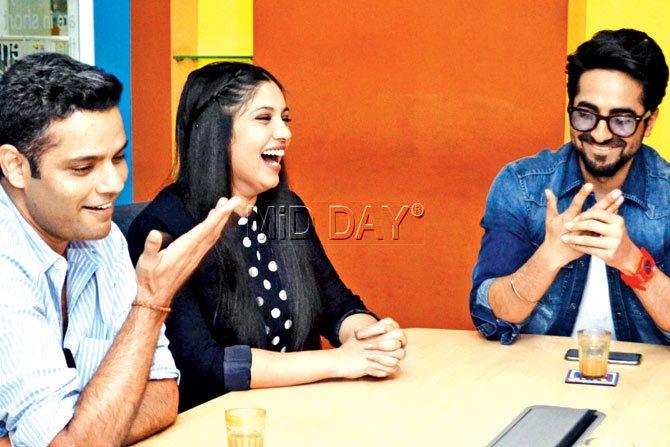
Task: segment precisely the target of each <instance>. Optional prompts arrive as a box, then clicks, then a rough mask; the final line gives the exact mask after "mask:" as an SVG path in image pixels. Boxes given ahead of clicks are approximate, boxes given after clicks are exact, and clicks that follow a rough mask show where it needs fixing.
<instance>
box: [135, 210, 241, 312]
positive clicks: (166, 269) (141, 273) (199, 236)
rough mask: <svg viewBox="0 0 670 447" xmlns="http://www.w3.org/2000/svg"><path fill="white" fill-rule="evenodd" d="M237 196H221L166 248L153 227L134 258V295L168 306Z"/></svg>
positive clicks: (217, 232)
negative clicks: (203, 217) (190, 227)
mask: <svg viewBox="0 0 670 447" xmlns="http://www.w3.org/2000/svg"><path fill="white" fill-rule="evenodd" d="M239 202H240V199H239V197H233V198H232V199H230V200H227V199H225V198H222V199H220V200H219V201H218V203H217V204H216V207H215V208H214V209H213V210H211V211H210V212H209V214H208V215H207V218H206V219H205V220H204V221H202V222H201V223H200V224H198V225H196V226H195V227H193V229H191V231H189V232H188V233H186V234H184V235H182V236H181V237H179V238H178V239H176V240H175V241H174V242H172V243H171V244H170V245H169V246H168V247H167V248H165V249H163V250H160V248H161V244H162V242H163V238H162V235H161V233H160V232H159V231H156V230H153V231H151V232H150V233H149V235H148V236H147V239H146V242H145V243H144V251H143V252H142V255H141V256H140V258H139V259H138V261H137V267H136V269H135V271H136V273H137V298H138V299H142V300H147V301H150V302H151V303H152V304H155V305H158V306H165V307H169V306H170V303H171V301H172V297H173V296H174V294H175V293H176V292H177V290H178V289H179V288H180V287H181V285H182V284H183V283H184V281H186V279H187V278H188V277H189V276H190V275H191V273H193V271H194V270H195V269H196V268H197V266H198V265H199V264H200V261H201V260H202V258H203V257H204V256H205V255H206V254H207V252H208V251H209V250H210V249H211V248H212V247H213V246H214V244H215V243H216V241H217V240H219V237H220V236H221V231H222V230H223V226H224V225H225V224H226V221H227V220H228V217H229V216H230V213H231V212H232V211H233V209H235V207H236V206H237V205H238V204H239Z"/></svg>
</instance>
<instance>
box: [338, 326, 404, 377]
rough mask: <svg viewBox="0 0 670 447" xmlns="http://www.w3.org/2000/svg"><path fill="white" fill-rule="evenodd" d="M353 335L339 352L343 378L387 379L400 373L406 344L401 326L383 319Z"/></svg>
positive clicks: (357, 330)
mask: <svg viewBox="0 0 670 447" xmlns="http://www.w3.org/2000/svg"><path fill="white" fill-rule="evenodd" d="M354 334H355V337H349V338H348V339H347V340H345V341H344V343H343V344H342V346H341V347H340V348H338V349H337V350H336V351H339V352H338V354H340V358H339V359H338V361H339V362H341V364H340V365H339V366H340V367H341V368H342V371H343V373H342V377H346V378H349V379H355V378H358V377H362V376H364V375H369V376H373V377H387V376H389V375H391V374H393V373H394V372H396V371H397V370H398V367H399V362H400V360H402V359H403V358H405V346H406V345H407V337H406V336H405V332H404V331H403V330H402V329H401V328H400V325H399V324H398V323H396V322H395V321H394V320H393V319H391V318H384V319H383V320H380V321H375V322H374V323H372V324H368V325H366V326H363V327H359V328H357V329H356V330H355V331H354Z"/></svg>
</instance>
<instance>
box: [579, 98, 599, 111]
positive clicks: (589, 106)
mask: <svg viewBox="0 0 670 447" xmlns="http://www.w3.org/2000/svg"><path fill="white" fill-rule="evenodd" d="M577 107H584V108H587V109H591V110H593V111H594V112H596V113H600V109H599V108H598V106H596V105H595V104H591V103H590V102H587V101H579V102H578V103H577Z"/></svg>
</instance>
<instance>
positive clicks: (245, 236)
mask: <svg viewBox="0 0 670 447" xmlns="http://www.w3.org/2000/svg"><path fill="white" fill-rule="evenodd" d="M257 211H258V210H257V208H256V207H254V208H253V212H252V213H251V214H250V215H249V216H248V217H240V218H239V220H238V222H237V227H238V232H239V234H240V241H241V242H240V243H241V244H242V247H243V253H244V258H245V259H246V260H247V265H248V270H247V272H248V275H249V281H250V284H251V291H252V292H253V293H254V294H255V296H256V304H257V305H258V308H259V310H260V311H261V312H262V314H263V318H264V320H265V334H266V335H267V340H268V346H267V348H268V349H270V350H272V351H279V352H286V350H287V349H289V347H290V346H291V342H292V330H291V327H292V326H293V321H292V319H291V311H290V309H289V299H290V297H289V296H288V294H287V293H286V291H285V290H284V289H283V288H282V284H281V280H280V278H279V273H278V270H279V268H280V266H279V265H278V264H277V261H276V260H275V258H274V256H273V254H272V249H271V248H270V244H269V243H268V237H267V235H266V234H265V233H263V232H262V231H261V230H262V229H261V220H260V218H259V216H258V214H257Z"/></svg>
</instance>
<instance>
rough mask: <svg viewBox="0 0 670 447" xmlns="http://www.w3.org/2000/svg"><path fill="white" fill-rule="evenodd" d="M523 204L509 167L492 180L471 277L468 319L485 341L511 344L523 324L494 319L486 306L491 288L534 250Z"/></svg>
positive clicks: (513, 173) (515, 179)
mask: <svg viewBox="0 0 670 447" xmlns="http://www.w3.org/2000/svg"><path fill="white" fill-rule="evenodd" d="M526 207H527V204H526V203H525V201H524V193H523V190H522V188H521V187H520V184H519V181H518V180H517V177H516V174H515V172H514V170H513V167H512V165H508V166H507V167H505V168H504V169H503V170H502V171H501V172H500V174H498V176H497V177H496V179H495V180H494V182H493V185H492V186H491V190H490V191H489V195H488V198H487V200H486V211H485V213H484V218H483V219H482V222H481V225H482V228H483V229H484V236H483V238H482V245H481V248H480V251H479V257H478V259H477V264H476V266H475V269H474V272H473V274H472V285H473V287H472V291H471V292H470V315H471V316H472V321H473V323H474V325H475V327H476V328H477V330H478V331H479V332H480V333H481V334H482V335H484V336H485V337H486V338H487V339H489V340H500V342H501V343H502V344H510V343H513V342H514V341H515V340H516V338H517V336H518V334H519V332H520V331H521V328H522V327H523V324H513V323H510V322H507V321H504V320H501V319H500V318H497V317H496V316H495V315H494V313H493V311H492V310H491V307H490V305H489V300H488V295H489V290H490V287H491V284H493V282H494V281H495V280H496V279H498V278H500V277H503V276H507V275H509V274H511V273H514V272H515V271H516V270H518V269H519V267H521V266H522V265H523V264H524V263H526V261H528V259H529V258H530V257H531V256H532V254H533V253H534V252H535V250H537V245H536V244H533V243H532V241H531V236H530V235H529V234H528V231H527V225H526V217H525V216H526V215H527V211H526Z"/></svg>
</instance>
